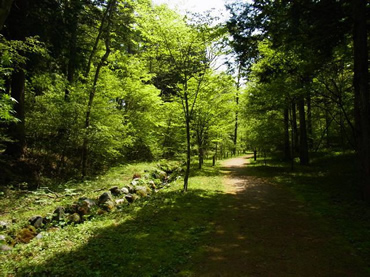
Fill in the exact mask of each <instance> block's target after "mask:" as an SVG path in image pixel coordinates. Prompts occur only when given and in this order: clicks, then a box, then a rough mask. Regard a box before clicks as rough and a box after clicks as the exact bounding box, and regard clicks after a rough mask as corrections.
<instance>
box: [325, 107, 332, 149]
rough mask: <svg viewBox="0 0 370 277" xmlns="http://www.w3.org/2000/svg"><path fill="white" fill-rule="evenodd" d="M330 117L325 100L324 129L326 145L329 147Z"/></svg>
mask: <svg viewBox="0 0 370 277" xmlns="http://www.w3.org/2000/svg"><path fill="white" fill-rule="evenodd" d="M331 121H332V120H331V119H330V116H329V106H328V102H327V101H325V130H326V147H327V148H330V124H331Z"/></svg>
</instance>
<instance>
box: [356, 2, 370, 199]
mask: <svg viewBox="0 0 370 277" xmlns="http://www.w3.org/2000/svg"><path fill="white" fill-rule="evenodd" d="M352 7H353V20H354V30H353V46H354V78H353V84H354V89H355V119H356V130H357V132H356V133H357V134H356V138H357V153H358V156H359V159H360V165H361V173H362V174H361V175H362V176H361V183H362V187H363V197H364V199H365V200H366V201H370V149H369V142H370V103H369V71H368V70H369V69H368V45H367V25H366V11H367V8H366V1H365V0H353V1H352Z"/></svg>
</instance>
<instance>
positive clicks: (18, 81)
mask: <svg viewBox="0 0 370 277" xmlns="http://www.w3.org/2000/svg"><path fill="white" fill-rule="evenodd" d="M25 82H26V76H25V73H24V70H23V69H18V70H17V71H14V72H13V74H12V81H11V96H12V97H13V98H14V99H16V100H17V102H16V103H15V105H14V111H15V113H16V114H15V116H16V117H17V119H18V120H19V121H18V122H14V123H11V124H10V126H9V133H8V135H9V137H10V138H11V139H12V140H13V141H12V142H9V143H8V144H7V147H6V151H5V154H7V155H10V156H13V157H15V158H19V157H20V156H22V155H23V153H24V148H25V142H26V138H25V137H26V131H25V124H24V123H25V122H24V121H25V116H24V87H25Z"/></svg>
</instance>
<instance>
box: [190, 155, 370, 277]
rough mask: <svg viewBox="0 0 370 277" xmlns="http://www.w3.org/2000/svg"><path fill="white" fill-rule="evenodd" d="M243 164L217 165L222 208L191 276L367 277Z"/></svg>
mask: <svg viewBox="0 0 370 277" xmlns="http://www.w3.org/2000/svg"><path fill="white" fill-rule="evenodd" d="M246 163H247V160H246V158H235V159H230V160H227V161H225V162H224V163H223V170H224V171H225V173H226V174H227V175H226V176H227V177H225V186H226V191H227V193H228V197H227V200H226V201H227V203H223V205H222V208H221V209H222V210H221V214H222V216H221V217H219V218H218V219H217V220H216V222H215V225H216V232H215V234H214V235H213V237H212V243H211V244H210V245H208V246H206V248H205V257H206V258H205V259H204V261H200V262H199V264H197V265H196V270H195V271H194V276H309V277H314V276H333V277H334V276H335V277H336V276H356V277H357V276H370V275H369V272H366V271H365V269H364V268H365V266H364V264H363V263H362V261H360V260H359V258H357V257H356V256H355V255H354V253H352V250H351V248H350V247H349V246H348V245H347V244H346V242H344V240H343V239H342V238H341V237H340V236H338V235H337V234H336V233H335V230H330V229H329V227H328V225H327V224H326V223H325V222H324V221H323V220H322V219H321V218H319V217H318V216H313V215H312V214H311V213H310V212H309V210H308V209H307V208H306V207H304V205H303V204H302V203H301V202H299V201H297V200H296V199H295V197H294V195H293V194H292V193H291V192H289V191H288V190H287V189H285V188H283V187H280V186H278V185H275V184H271V183H269V182H268V181H266V180H264V179H259V178H256V177H253V176H248V175H247V170H246Z"/></svg>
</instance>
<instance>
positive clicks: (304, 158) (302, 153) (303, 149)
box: [298, 98, 309, 165]
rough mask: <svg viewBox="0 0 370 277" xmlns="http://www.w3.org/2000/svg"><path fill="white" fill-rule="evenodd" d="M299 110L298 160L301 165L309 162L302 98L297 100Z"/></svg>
mask: <svg viewBox="0 0 370 277" xmlns="http://www.w3.org/2000/svg"><path fill="white" fill-rule="evenodd" d="M298 111H299V135H300V136H299V160H300V163H301V164H302V165H308V164H309V158H308V141H307V128H306V113H305V110H304V99H303V98H301V99H299V100H298Z"/></svg>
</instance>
